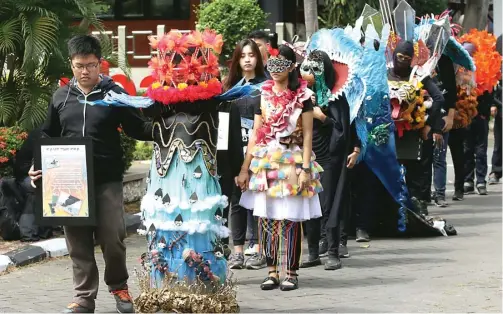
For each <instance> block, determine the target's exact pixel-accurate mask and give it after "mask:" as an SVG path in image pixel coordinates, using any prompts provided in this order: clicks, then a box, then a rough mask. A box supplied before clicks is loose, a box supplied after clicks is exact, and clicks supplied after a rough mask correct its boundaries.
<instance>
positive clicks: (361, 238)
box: [356, 229, 370, 242]
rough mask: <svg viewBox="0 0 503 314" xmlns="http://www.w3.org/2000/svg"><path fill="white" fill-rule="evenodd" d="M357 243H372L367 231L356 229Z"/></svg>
mask: <svg viewBox="0 0 503 314" xmlns="http://www.w3.org/2000/svg"><path fill="white" fill-rule="evenodd" d="M356 242H370V237H369V234H368V233H367V231H365V230H363V229H356Z"/></svg>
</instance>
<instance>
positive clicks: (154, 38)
mask: <svg viewBox="0 0 503 314" xmlns="http://www.w3.org/2000/svg"><path fill="white" fill-rule="evenodd" d="M148 41H149V44H150V47H152V49H157V45H158V44H159V39H158V38H157V36H148Z"/></svg>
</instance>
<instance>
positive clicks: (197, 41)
mask: <svg viewBox="0 0 503 314" xmlns="http://www.w3.org/2000/svg"><path fill="white" fill-rule="evenodd" d="M187 39H188V42H189V44H190V45H191V46H192V47H199V48H203V34H201V32H198V31H192V32H191V33H190V35H188V36H187Z"/></svg>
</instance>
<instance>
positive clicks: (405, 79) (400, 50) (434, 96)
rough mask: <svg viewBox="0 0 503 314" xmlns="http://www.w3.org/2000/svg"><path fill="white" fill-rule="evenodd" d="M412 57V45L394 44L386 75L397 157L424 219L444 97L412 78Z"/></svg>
mask: <svg viewBox="0 0 503 314" xmlns="http://www.w3.org/2000/svg"><path fill="white" fill-rule="evenodd" d="M414 56H415V53H414V43H413V42H411V41H401V42H399V43H398V44H397V46H396V48H395V49H394V51H393V68H392V69H390V70H389V71H388V83H389V85H390V98H391V103H392V106H393V108H392V117H393V118H394V119H395V125H396V127H397V133H398V136H397V155H398V156H397V157H398V159H399V160H400V162H401V163H402V164H403V165H404V166H405V168H406V181H407V187H408V189H409V193H410V194H411V196H412V198H413V199H414V200H415V202H416V205H417V206H418V207H419V208H420V211H421V212H422V213H423V214H425V215H427V214H428V210H427V203H429V201H430V198H431V192H430V189H429V188H430V183H429V182H431V167H432V159H433V146H434V144H435V146H436V147H441V146H442V145H443V135H442V116H441V108H442V106H443V103H444V97H443V96H442V92H441V91H440V90H439V88H438V86H437V85H436V84H435V82H434V81H433V79H431V77H429V76H426V77H425V78H424V79H423V80H422V81H421V82H420V83H421V84H422V85H423V87H422V88H420V87H419V82H418V80H417V78H415V77H413V78H411V73H412V66H411V65H412V63H413V57H414ZM421 90H424V92H422V91H421ZM425 92H426V93H427V94H428V98H429V99H431V100H430V101H429V102H428V103H426V102H425V101H424V96H425ZM418 95H419V96H420V98H418ZM427 106H429V108H427ZM426 110H427V111H428V119H427V120H426V119H425V113H426Z"/></svg>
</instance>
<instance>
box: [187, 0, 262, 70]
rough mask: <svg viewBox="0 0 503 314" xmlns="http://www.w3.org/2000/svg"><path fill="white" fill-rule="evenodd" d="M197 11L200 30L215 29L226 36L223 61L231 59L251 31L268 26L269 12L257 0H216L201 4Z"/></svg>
mask: <svg viewBox="0 0 503 314" xmlns="http://www.w3.org/2000/svg"><path fill="white" fill-rule="evenodd" d="M195 13H196V15H197V19H198V22H197V28H198V29H199V30H203V29H206V28H210V29H214V30H215V31H217V32H218V33H219V34H221V35H222V36H223V37H224V48H223V50H222V58H223V59H222V60H221V61H223V60H227V59H229V58H230V56H231V55H232V52H233V51H234V48H235V46H236V44H237V43H238V42H239V41H240V40H242V39H243V38H246V37H247V36H248V34H249V33H250V32H252V31H254V30H257V29H262V28H264V27H266V26H267V16H268V14H267V13H265V12H264V11H262V9H261V8H260V6H259V5H258V3H257V1H256V0H214V1H211V2H206V3H203V4H201V5H199V7H198V8H197V9H196V11H195Z"/></svg>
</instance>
